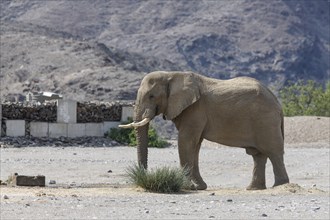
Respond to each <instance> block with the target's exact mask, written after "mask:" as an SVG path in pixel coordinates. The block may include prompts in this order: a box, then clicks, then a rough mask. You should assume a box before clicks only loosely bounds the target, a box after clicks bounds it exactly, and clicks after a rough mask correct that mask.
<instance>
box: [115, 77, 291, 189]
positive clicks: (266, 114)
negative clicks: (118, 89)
mask: <svg viewBox="0 0 330 220" xmlns="http://www.w3.org/2000/svg"><path fill="white" fill-rule="evenodd" d="M160 114H162V115H163V118H164V119H166V120H172V121H173V123H174V124H175V127H176V128H177V130H178V151H179V158H180V165H181V166H182V167H186V168H188V170H189V173H188V176H189V178H190V180H191V182H192V186H194V187H195V189H197V190H204V189H206V188H207V184H206V183H205V182H204V180H203V179H202V177H201V175H200V172H199V161H198V160H199V151H200V147H201V143H202V141H203V139H206V140H209V141H212V142H216V143H219V144H223V145H227V146H231V147H239V148H245V150H246V153H247V154H248V155H251V156H252V157H253V161H254V167H253V172H252V181H251V183H250V184H249V186H248V187H247V189H248V190H258V189H266V182H265V165H266V162H267V159H268V158H269V159H270V161H271V163H272V166H273V172H274V176H275V178H274V179H275V183H274V186H277V185H281V184H285V183H289V178H288V175H287V172H286V168H285V165H284V158H283V156H284V127H283V111H282V107H281V105H280V103H279V102H278V100H277V98H276V96H275V95H274V94H273V93H272V92H271V91H270V90H269V89H268V88H267V87H266V86H264V85H263V84H262V83H261V82H259V81H257V80H256V79H253V78H250V77H236V78H233V79H227V80H219V79H213V78H209V77H206V76H203V75H200V74H197V73H193V72H179V71H170V72H167V71H155V72H151V73H148V74H146V75H145V76H144V78H143V80H142V82H141V85H140V87H139V89H138V93H137V98H136V102H135V107H134V117H133V122H132V123H130V124H127V125H121V127H123V128H133V127H134V128H135V130H136V133H137V135H136V136H137V143H138V144H137V154H138V163H139V164H140V166H143V167H144V168H145V169H147V166H148V163H147V161H148V158H147V157H148V135H147V131H148V127H149V122H150V121H151V120H152V119H153V118H154V117H155V116H156V115H160Z"/></svg>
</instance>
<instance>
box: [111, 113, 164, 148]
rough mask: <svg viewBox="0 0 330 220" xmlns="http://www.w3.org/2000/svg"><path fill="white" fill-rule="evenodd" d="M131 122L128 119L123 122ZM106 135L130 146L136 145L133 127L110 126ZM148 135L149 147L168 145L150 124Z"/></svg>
mask: <svg viewBox="0 0 330 220" xmlns="http://www.w3.org/2000/svg"><path fill="white" fill-rule="evenodd" d="M131 122H132V120H131V119H130V120H129V121H127V122H124V123H123V124H127V123H131ZM106 136H107V137H109V138H111V139H112V140H115V141H117V142H118V143H121V144H128V145H130V146H136V145H137V141H136V134H135V130H134V128H111V129H110V131H109V132H108V133H107V134H106ZM148 137H149V147H156V148H164V147H166V146H168V145H169V143H168V142H167V141H165V140H163V139H162V138H160V137H159V136H158V134H157V132H156V130H155V129H154V128H153V127H152V126H151V125H149V130H148Z"/></svg>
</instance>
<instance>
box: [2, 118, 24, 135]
mask: <svg viewBox="0 0 330 220" xmlns="http://www.w3.org/2000/svg"><path fill="white" fill-rule="evenodd" d="M6 127H7V130H6V135H7V136H9V137H19V136H25V120H6Z"/></svg>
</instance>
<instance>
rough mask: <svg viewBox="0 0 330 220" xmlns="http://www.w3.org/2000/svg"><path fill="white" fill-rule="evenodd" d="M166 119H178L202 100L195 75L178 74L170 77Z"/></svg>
mask: <svg viewBox="0 0 330 220" xmlns="http://www.w3.org/2000/svg"><path fill="white" fill-rule="evenodd" d="M167 90H168V91H167V96H168V99H167V109H166V112H165V115H166V118H167V119H169V120H172V119H174V118H175V117H177V116H178V115H179V114H180V113H181V112H182V111H183V110H184V109H186V108H187V107H189V106H190V105H192V104H193V103H195V102H196V101H197V100H198V99H199V98H200V91H199V85H198V81H197V79H196V77H195V76H194V74H193V73H176V74H174V75H173V76H172V77H170V80H169V84H168V88H167Z"/></svg>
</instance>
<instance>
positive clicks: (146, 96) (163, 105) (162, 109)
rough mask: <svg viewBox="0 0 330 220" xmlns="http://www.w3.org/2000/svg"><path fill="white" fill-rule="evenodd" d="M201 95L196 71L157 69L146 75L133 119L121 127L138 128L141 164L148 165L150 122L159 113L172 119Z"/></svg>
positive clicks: (139, 91)
mask: <svg viewBox="0 0 330 220" xmlns="http://www.w3.org/2000/svg"><path fill="white" fill-rule="evenodd" d="M199 97H200V91H199V81H198V78H197V77H196V75H195V74H193V73H189V72H161V71H157V72H152V73H149V74H147V75H146V76H145V77H144V79H143V80H142V82H141V85H140V88H139V90H138V94H137V99H136V103H135V109H134V122H133V123H131V124H128V125H123V126H121V127H124V128H129V127H135V128H136V131H137V135H136V136H137V142H138V146H137V151H138V163H139V164H140V165H141V166H143V167H145V168H147V166H148V125H149V122H150V121H151V120H152V119H153V118H154V117H155V116H156V115H159V114H163V115H164V116H165V117H166V119H168V120H172V119H174V118H176V117H177V116H178V115H179V114H180V113H181V112H182V111H183V110H184V109H185V108H187V107H188V106H190V105H191V104H193V103H194V102H196V101H197V100H198V99H199Z"/></svg>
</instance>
